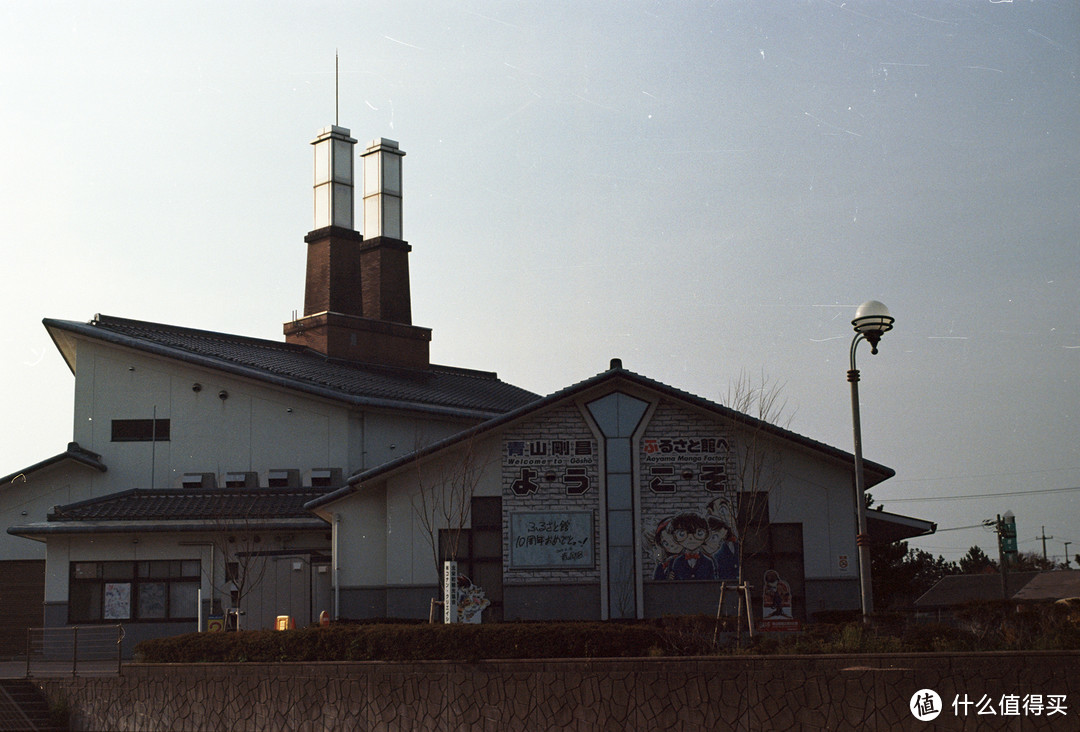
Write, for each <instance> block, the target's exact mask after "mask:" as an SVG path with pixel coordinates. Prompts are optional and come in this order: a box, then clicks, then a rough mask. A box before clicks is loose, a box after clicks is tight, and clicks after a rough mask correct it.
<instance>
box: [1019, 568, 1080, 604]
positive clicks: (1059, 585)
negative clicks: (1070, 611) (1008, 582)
mask: <svg viewBox="0 0 1080 732" xmlns="http://www.w3.org/2000/svg"><path fill="white" fill-rule="evenodd" d="M1066 597H1080V572H1078V571H1077V570H1075V569H1059V570H1055V571H1053V572H1039V573H1038V574H1037V575H1035V577H1033V578H1032V580H1031V581H1030V582H1028V583H1027V584H1026V585H1024V587H1023V589H1021V590H1020V591H1019V592H1017V593H1016V594H1015V595H1014V596H1013V599H1015V600H1017V601H1038V600H1062V599H1064V598H1066Z"/></svg>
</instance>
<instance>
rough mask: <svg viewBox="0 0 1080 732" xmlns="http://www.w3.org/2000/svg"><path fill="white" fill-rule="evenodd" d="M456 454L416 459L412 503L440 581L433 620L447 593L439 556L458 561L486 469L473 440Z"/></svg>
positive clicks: (433, 600)
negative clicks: (476, 495) (414, 489)
mask: <svg viewBox="0 0 1080 732" xmlns="http://www.w3.org/2000/svg"><path fill="white" fill-rule="evenodd" d="M456 455H457V457H456V458H452V459H450V460H444V461H443V462H439V463H434V462H433V461H426V462H425V461H423V460H422V458H417V460H416V463H415V464H416V488H417V491H416V495H415V496H414V498H413V502H412V507H413V513H414V514H415V515H416V517H417V520H418V521H419V522H420V525H421V527H422V528H423V529H424V533H425V537H426V539H427V542H428V547H429V548H430V550H431V560H432V564H433V565H434V567H435V574H436V576H437V577H438V578H439V597H438V598H433V599H432V605H431V613H432V617H433V614H434V608H435V606H436V605H437V604H439V603H440V602H441V598H442V597H443V594H444V591H445V588H444V587H443V572H442V565H441V562H440V558H439V556H440V553H441V554H442V558H443V560H445V561H457V558H458V555H459V552H460V548H461V538H462V536H463V535H464V532H465V530H466V528H467V527H468V526H469V523H470V515H471V512H472V498H473V495H474V494H475V493H476V487H477V485H479V483H480V478H481V476H482V474H483V471H484V468H485V467H486V462H485V461H484V460H483V458H482V456H481V455H480V454H479V453H478V451H477V447H476V444H475V442H474V441H473V440H472V439H471V438H470V439H467V440H465V442H464V443H463V447H462V448H461V449H460V451H458V452H457V453H456ZM440 537H441V538H440ZM440 550H441V552H440Z"/></svg>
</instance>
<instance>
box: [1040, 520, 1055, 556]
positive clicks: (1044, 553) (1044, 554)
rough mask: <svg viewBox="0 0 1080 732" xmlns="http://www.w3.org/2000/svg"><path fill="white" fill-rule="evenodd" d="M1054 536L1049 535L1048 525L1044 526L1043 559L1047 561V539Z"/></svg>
mask: <svg viewBox="0 0 1080 732" xmlns="http://www.w3.org/2000/svg"><path fill="white" fill-rule="evenodd" d="M1053 538H1054V537H1052V536H1047V535H1046V527H1045V526H1044V527H1042V542H1043V561H1044V562H1045V561H1046V540H1047V539H1053Z"/></svg>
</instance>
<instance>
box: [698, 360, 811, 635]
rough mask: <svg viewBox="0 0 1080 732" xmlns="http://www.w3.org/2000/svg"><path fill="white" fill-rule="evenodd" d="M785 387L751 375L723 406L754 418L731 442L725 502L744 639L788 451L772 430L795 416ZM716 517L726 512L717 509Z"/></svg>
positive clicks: (742, 425) (742, 422)
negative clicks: (757, 560)
mask: <svg viewBox="0 0 1080 732" xmlns="http://www.w3.org/2000/svg"><path fill="white" fill-rule="evenodd" d="M783 391H784V384H783V383H782V382H778V381H775V380H773V379H771V378H770V377H769V376H768V374H766V373H765V372H764V371H763V372H761V373H760V374H759V375H758V377H757V378H756V379H755V378H753V377H751V376H750V375H749V374H748V373H747V372H746V371H743V372H740V374H739V376H738V378H737V379H736V380H734V381H733V382H731V383H730V384H729V385H728V389H727V393H726V395H725V396H724V397H723V398H722V399H721V402H722V403H723V404H724V406H726V407H728V408H730V409H733V410H735V411H737V412H739V413H741V414H744V415H746V416H749V417H752V418H753V419H751V420H740V421H739V422H738V424H737V425H736V427H735V431H734V434H733V437H732V445H731V447H732V449H733V450H734V452H735V467H734V470H735V472H734V475H733V479H732V480H731V482H730V483H729V488H728V491H727V492H726V495H725V498H724V499H721V503H722V502H723V501H724V500H726V502H727V507H726V513H727V516H724V517H723V518H725V519H726V521H727V522H729V525H730V526H731V527H732V529H733V532H734V533H735V538H736V547H737V552H738V586H737V588H736V592H737V596H738V617H737V618H736V623H737V637H738V638H739V639H740V641H741V638H742V618H743V612H744V604H745V612H746V623H747V627H748V628H749V629H750V633H751V635H752V634H753V625H752V621H751V618H750V616H751V606H752V605H751V602H750V585H749V583H748V581H747V576H746V571H747V561H748V560H749V559H751V558H752V557H753V556H754V555H756V554H757V553H758V552H759V551H760V548H761V547H762V546H764V545H765V540H764V536H763V534H764V532H766V531H767V530H768V526H767V524H768V521H767V516H768V509H769V496H770V495H772V493H773V491H774V490H775V489H776V488H778V487H779V486H780V483H781V472H782V471H781V469H782V462H783V452H782V450H781V449H780V447H779V445H778V444H777V441H776V438H775V436H773V435H770V434H769V431H770V426H776V427H781V428H785V429H786V428H787V427H788V425H790V424H791V420H792V419H793V417H794V414H793V413H792V412H790V411H789V409H788V403H787V399H786V398H785V397H784V395H783ZM713 512H715V513H721V514H722V513H724V511H723V510H715V511H713ZM723 594H724V589H721V601H720V604H719V605H718V606H717V621H718V623H719V618H720V614H721V611H722V605H723Z"/></svg>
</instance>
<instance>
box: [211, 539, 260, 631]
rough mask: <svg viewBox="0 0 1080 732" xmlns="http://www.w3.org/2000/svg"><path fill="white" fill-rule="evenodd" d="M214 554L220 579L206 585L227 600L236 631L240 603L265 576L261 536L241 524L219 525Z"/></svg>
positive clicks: (242, 610)
mask: <svg viewBox="0 0 1080 732" xmlns="http://www.w3.org/2000/svg"><path fill="white" fill-rule="evenodd" d="M213 544H214V550H215V553H217V554H219V555H220V556H221V558H222V562H223V563H224V566H225V572H224V578H223V581H221V582H220V583H218V584H214V578H215V577H216V574H211V575H209V576H210V581H211V584H212V585H213V586H214V590H215V592H220V593H222V594H223V595H225V596H227V597H229V599H230V602H231V604H232V608H231V612H234V613H235V616H236V629H237V630H240V616H241V615H242V614H243V612H244V600H245V599H246V598H247V597H248V596H249V595H250V594H251V593H252V592H253V591H254V590H255V589H256V588H257V587H258V586H259V585H260V584H261V583H262V581H263V577H264V576H265V575H266V567H267V555H266V552H265V551H264V550H263V549H262V535H261V534H260V533H259V532H258V530H257V529H256V528H255V527H254V526H251V525H250V524H248V523H247V522H242V523H240V524H239V525H238V524H237V523H236V522H234V521H229V522H225V521H223V522H221V526H220V528H219V529H218V530H217V531H216V532H215V534H214V538H213Z"/></svg>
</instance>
